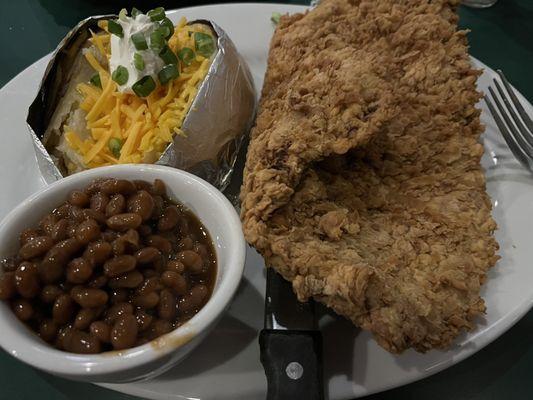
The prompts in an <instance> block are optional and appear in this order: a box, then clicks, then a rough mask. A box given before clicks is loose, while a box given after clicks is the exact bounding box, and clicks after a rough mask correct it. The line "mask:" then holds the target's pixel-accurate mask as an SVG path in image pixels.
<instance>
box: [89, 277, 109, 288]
mask: <svg viewBox="0 0 533 400" xmlns="http://www.w3.org/2000/svg"><path fill="white" fill-rule="evenodd" d="M107 281H108V279H107V276H105V275H98V276H95V277H94V278H93V279H91V280H90V281H89V282H88V283H87V286H88V287H90V288H95V289H102V288H103V287H104V286H105V285H107Z"/></svg>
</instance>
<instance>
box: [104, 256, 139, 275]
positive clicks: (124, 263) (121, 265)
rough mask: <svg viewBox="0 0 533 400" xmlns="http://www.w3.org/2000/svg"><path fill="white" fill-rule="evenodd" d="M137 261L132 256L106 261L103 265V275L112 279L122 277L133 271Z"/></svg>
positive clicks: (117, 257)
mask: <svg viewBox="0 0 533 400" xmlns="http://www.w3.org/2000/svg"><path fill="white" fill-rule="evenodd" d="M136 264H137V259H136V258H135V257H134V256H130V255H127V254H125V255H122V256H116V257H113V258H111V259H109V260H107V261H106V262H105V264H104V273H105V274H106V275H107V276H109V277H111V278H113V277H115V276H119V275H122V274H123V273H125V272H128V271H132V270H134V269H135V265H136Z"/></svg>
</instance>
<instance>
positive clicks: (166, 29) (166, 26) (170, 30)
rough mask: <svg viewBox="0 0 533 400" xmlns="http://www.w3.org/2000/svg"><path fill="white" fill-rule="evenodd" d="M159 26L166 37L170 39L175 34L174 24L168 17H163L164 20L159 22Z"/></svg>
mask: <svg viewBox="0 0 533 400" xmlns="http://www.w3.org/2000/svg"><path fill="white" fill-rule="evenodd" d="M159 27H160V28H161V29H162V31H163V33H164V35H165V39H167V40H168V39H170V37H171V36H172V35H173V34H174V24H173V23H172V21H171V20H169V19H168V18H167V17H165V18H163V21H161V23H160V24H159Z"/></svg>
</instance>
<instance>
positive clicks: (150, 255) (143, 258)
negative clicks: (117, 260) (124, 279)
mask: <svg viewBox="0 0 533 400" xmlns="http://www.w3.org/2000/svg"><path fill="white" fill-rule="evenodd" d="M135 258H136V259H137V262H138V263H139V264H149V263H152V262H154V261H155V260H156V259H158V258H161V252H160V251H159V250H157V249H156V248H155V247H150V246H149V247H144V248H142V249H140V250H138V251H137V252H136V253H135Z"/></svg>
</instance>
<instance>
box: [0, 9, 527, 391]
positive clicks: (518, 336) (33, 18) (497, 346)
mask: <svg viewBox="0 0 533 400" xmlns="http://www.w3.org/2000/svg"><path fill="white" fill-rule="evenodd" d="M199 3H200V4H201V3H207V2H205V1H202V2H192V1H165V0H163V1H149V0H143V1H140V0H138V1H133V2H131V1H123V0H115V1H105V0H1V1H0V32H1V34H0V49H1V50H0V86H2V85H4V84H5V83H7V82H8V81H9V80H10V79H12V78H13V77H14V76H15V75H16V74H17V73H18V72H19V71H21V70H22V69H23V68H25V67H27V66H28V65H30V64H31V63H33V62H34V61H36V60H37V59H39V58H40V57H42V56H43V55H45V54H46V53H48V52H50V51H51V50H53V49H54V47H55V46H56V44H57V43H58V41H59V40H60V39H61V38H62V37H63V35H64V34H65V33H67V32H68V30H69V29H70V28H71V27H72V26H74V25H75V24H76V23H77V22H78V21H79V20H80V19H82V18H84V17H86V16H88V15H94V14H101V13H102V14H103V13H111V12H116V10H118V9H120V8H121V7H128V8H129V7H131V5H137V6H138V7H141V8H143V9H148V8H151V7H152V6H155V5H163V6H165V7H166V8H167V9H171V8H176V7H186V6H187V5H193V4H194V5H196V4H199ZM289 3H295V4H297V3H300V4H305V3H306V2H305V1H289ZM460 15H461V26H462V27H464V28H469V29H471V30H472V33H470V35H469V38H470V44H471V54H472V55H473V56H475V57H477V58H478V59H480V60H481V61H483V62H484V63H486V64H488V65H489V66H491V67H492V68H501V69H502V70H504V71H505V73H506V75H507V77H508V78H509V80H510V81H511V82H512V83H513V84H514V85H515V86H516V87H518V88H519V89H520V91H521V92H522V93H523V94H524V95H525V96H526V97H527V98H529V100H530V101H532V100H533V73H532V68H531V67H532V66H533V0H500V1H499V3H498V4H497V5H496V6H494V7H493V8H490V9H486V10H473V9H466V8H465V9H461V12H460ZM0 106H1V105H0ZM4 129H6V128H4ZM532 290H533V282H532ZM1 334H2V333H1V330H0V335H1ZM532 336H533V312H530V313H529V314H527V316H526V317H525V318H523V319H522V320H521V321H519V322H518V323H517V324H516V325H515V326H514V327H513V328H512V329H511V330H510V331H509V332H507V333H506V334H504V335H503V336H502V337H501V338H499V339H498V340H496V341H495V342H494V343H492V344H491V345H489V346H487V347H486V348H485V349H484V350H482V351H480V352H479V353H477V354H475V355H474V356H472V357H470V358H469V359H467V360H466V361H463V362H462V363H460V364H458V365H456V366H454V367H452V368H449V369H447V370H445V371H444V372H441V373H439V374H437V375H434V376H432V377H430V378H428V379H425V380H423V381H420V382H417V383H413V384H411V385H407V386H404V387H402V388H398V389H394V390H391V391H388V392H385V393H382V394H378V395H374V396H370V397H368V399H369V400H370V399H372V400H378V399H380V400H383V399H387V400H389V399H390V400H392V399H396V400H397V399H432V400H440V399H454V400H461V399H479V400H481V399H503V398H508V399H513V400H515V399H530V398H533V379H532V378H533V374H532V370H533V340H532V339H531V338H532ZM95 398H98V399H100V400H119V399H133V398H132V397H130V396H125V395H122V394H119V393H115V392H111V391H108V390H105V389H100V388H98V387H96V386H94V385H90V384H84V383H76V382H70V381H66V380H63V379H59V378H55V377H52V376H50V375H47V374H44V373H41V372H37V371H35V370H33V369H32V368H30V367H28V366H26V365H23V364H21V363H20V362H18V361H16V360H15V359H13V358H11V357H10V356H8V355H7V354H5V353H3V352H0V399H12V400H18V399H39V400H45V399H77V400H83V399H95ZM243 400H245V399H243ZM295 400H296V399H295Z"/></svg>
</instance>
